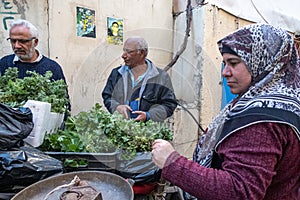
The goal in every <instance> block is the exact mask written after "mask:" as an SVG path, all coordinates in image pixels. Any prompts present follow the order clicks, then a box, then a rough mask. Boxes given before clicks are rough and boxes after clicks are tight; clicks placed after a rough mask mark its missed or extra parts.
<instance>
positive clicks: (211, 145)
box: [194, 24, 300, 167]
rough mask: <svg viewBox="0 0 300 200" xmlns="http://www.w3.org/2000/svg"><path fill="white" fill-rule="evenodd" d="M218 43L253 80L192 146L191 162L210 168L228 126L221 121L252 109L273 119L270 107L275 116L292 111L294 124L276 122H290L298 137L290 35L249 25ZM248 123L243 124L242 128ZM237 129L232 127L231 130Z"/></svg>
mask: <svg viewBox="0 0 300 200" xmlns="http://www.w3.org/2000/svg"><path fill="white" fill-rule="evenodd" d="M218 45H219V50H220V52H222V48H223V47H224V46H226V48H227V47H229V48H230V49H231V50H232V51H234V52H235V53H236V54H237V55H238V56H239V57H240V58H241V59H242V61H243V62H244V63H245V65H246V66H247V69H248V71H249V72H250V74H251V76H252V83H251V86H250V87H249V89H248V90H247V91H246V92H245V93H243V94H239V96H238V97H237V98H236V99H234V100H233V102H234V103H233V102H231V103H229V104H228V105H227V106H225V107H224V109H223V110H221V112H220V113H219V114H218V115H217V116H216V117H215V118H214V120H213V121H212V123H211V124H210V125H209V126H208V129H207V132H206V133H205V134H203V135H202V137H201V138H200V140H199V142H198V145H197V147H196V149H195V152H194V161H196V162H198V163H199V164H201V165H204V166H207V167H210V165H211V159H212V155H213V151H214V149H215V148H216V144H217V142H218V140H219V138H220V136H221V134H223V133H222V132H224V129H227V127H224V124H225V123H227V122H228V121H229V120H232V118H234V117H236V116H240V115H243V113H245V112H249V110H251V109H253V108H255V109H262V110H260V111H262V112H264V110H267V109H271V110H272V112H270V113H268V114H269V116H271V119H272V120H273V118H272V115H273V113H274V112H273V110H276V113H277V115H278V113H281V112H284V113H289V114H291V115H292V116H293V118H294V119H293V120H294V122H296V123H290V122H286V121H280V120H279V123H280V122H282V123H286V124H289V125H290V126H291V127H292V128H293V129H294V132H295V133H296V134H297V136H298V138H299V140H300V130H299V121H300V60H299V55H298V53H297V51H296V47H295V45H294V43H293V39H292V37H291V35H290V34H289V33H288V32H287V31H285V30H283V29H281V28H276V27H273V26H271V25H268V24H252V25H248V26H245V27H243V28H241V29H239V30H237V31H235V32H234V33H232V34H230V35H228V36H226V37H225V38H223V39H222V40H220V41H219V42H218ZM279 115H280V114H279ZM276 117H277V116H276ZM279 118H280V117H279ZM252 120H254V121H252V123H253V122H254V123H259V122H262V121H263V120H268V119H265V118H264V119H263V120H262V119H258V118H257V119H256V116H255V115H254V117H253V119H252ZM281 120H282V119H281ZM275 121H276V120H275ZM295 124H296V125H295ZM249 125H250V123H248V124H247V123H246V124H243V127H246V126H249ZM240 128H241V127H235V128H234V129H231V130H230V131H231V132H230V133H232V132H234V131H236V130H238V129H240Z"/></svg>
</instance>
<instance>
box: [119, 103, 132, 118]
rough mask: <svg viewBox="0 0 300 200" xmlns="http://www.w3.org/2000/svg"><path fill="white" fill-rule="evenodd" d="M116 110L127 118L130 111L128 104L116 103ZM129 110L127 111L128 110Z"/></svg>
mask: <svg viewBox="0 0 300 200" xmlns="http://www.w3.org/2000/svg"><path fill="white" fill-rule="evenodd" d="M116 110H117V111H118V112H119V113H120V114H122V115H123V116H124V118H125V119H129V118H130V116H128V113H129V112H131V111H132V109H131V108H130V106H128V105H118V106H117V108H116ZM128 111H129V112H128Z"/></svg>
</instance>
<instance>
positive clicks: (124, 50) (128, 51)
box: [123, 49, 139, 54]
mask: <svg viewBox="0 0 300 200" xmlns="http://www.w3.org/2000/svg"><path fill="white" fill-rule="evenodd" d="M135 51H139V49H123V52H124V53H129V54H131V53H133V52H135Z"/></svg>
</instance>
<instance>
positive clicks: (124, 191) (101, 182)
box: [11, 171, 134, 200]
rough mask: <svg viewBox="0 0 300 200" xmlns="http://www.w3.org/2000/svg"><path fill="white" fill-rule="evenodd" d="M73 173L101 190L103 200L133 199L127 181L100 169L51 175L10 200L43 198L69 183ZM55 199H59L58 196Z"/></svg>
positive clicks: (39, 199)
mask: <svg viewBox="0 0 300 200" xmlns="http://www.w3.org/2000/svg"><path fill="white" fill-rule="evenodd" d="M75 175H77V176H78V177H79V178H80V180H82V181H83V180H85V181H87V182H88V184H89V185H90V186H92V187H93V188H94V189H96V190H97V191H98V192H101V194H102V198H103V199H104V200H106V199H109V200H120V199H122V200H133V198H134V194H133V189H132V187H131V185H130V184H129V182H127V181H126V180H125V179H124V178H122V177H120V176H118V175H115V174H113V173H110V172H102V171H78V172H71V173H66V174H61V175H57V176H52V177H50V178H47V179H44V180H41V181H39V182H37V183H34V184H32V185H30V186H28V187H27V188H25V189H23V190H22V191H20V192H19V193H17V194H16V195H15V196H14V197H13V198H12V199H11V200H43V199H44V198H45V197H46V195H47V194H48V193H49V192H50V191H52V190H53V189H54V188H56V187H58V186H61V185H64V184H69V183H70V182H71V181H72V180H73V179H74V177H75ZM55 199H59V196H58V197H56V198H55ZM53 200H54V199H53Z"/></svg>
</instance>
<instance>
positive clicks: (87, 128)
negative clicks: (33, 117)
mask: <svg viewBox="0 0 300 200" xmlns="http://www.w3.org/2000/svg"><path fill="white" fill-rule="evenodd" d="M61 138H63V139H64V140H63V139H61ZM158 138H161V139H165V140H172V132H171V131H170V129H168V128H167V127H166V125H165V124H164V123H159V122H153V121H152V120H149V121H147V122H146V123H144V122H135V121H134V120H133V119H131V120H126V119H124V118H123V116H122V115H121V114H119V113H117V112H116V113H114V114H110V113H108V112H107V111H104V110H102V108H101V105H100V104H99V103H96V104H95V106H94V107H93V108H92V109H91V110H90V111H88V112H80V113H79V114H77V115H75V116H73V117H68V118H67V121H66V127H65V130H64V131H62V130H59V131H58V132H57V133H54V134H49V135H46V137H45V140H44V143H43V144H42V146H41V148H42V150H44V151H72V152H74V150H76V151H78V152H82V151H84V152H91V153H97V152H98V153H103V152H113V151H115V150H117V149H118V150H122V151H123V152H125V154H124V155H125V156H127V157H131V156H134V155H135V154H136V152H147V151H151V144H152V142H153V141H154V140H155V139H158ZM77 139H79V140H80V142H79V141H77ZM58 140H60V141H58ZM65 142H66V143H67V142H70V144H69V145H68V144H65ZM75 142H77V143H76V144H77V145H79V147H80V148H79V149H70V148H71V146H73V145H74V143H75ZM68 146H69V149H68Z"/></svg>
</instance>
